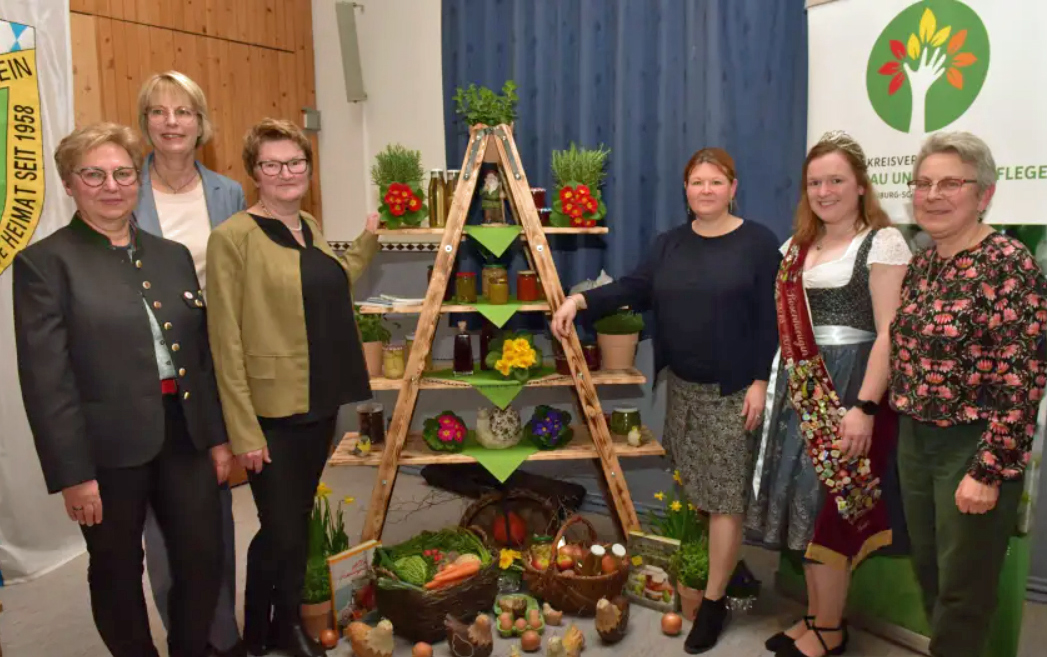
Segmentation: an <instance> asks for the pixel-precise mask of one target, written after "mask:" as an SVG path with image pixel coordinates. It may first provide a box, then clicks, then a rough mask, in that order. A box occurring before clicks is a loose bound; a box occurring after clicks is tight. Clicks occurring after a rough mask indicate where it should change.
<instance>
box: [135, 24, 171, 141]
mask: <svg viewBox="0 0 1047 657" xmlns="http://www.w3.org/2000/svg"><path fill="white" fill-rule="evenodd" d="M166 31H167V30H165V29H163V28H160V27H149V26H148V25H136V26H135V49H136V50H135V55H136V56H135V61H136V62H137V63H138V67H137V71H136V72H135V76H134V86H132V87H131V95H132V96H131V97H132V98H133V99H134V100H133V102H134V104H135V107H134V123H133V124H132V125H138V92H139V91H140V90H141V88H142V84H143V83H144V82H145V80H146V78H148V77H149V76H150V75H152V74H153V73H155V72H156V71H157V68H156V67H155V66H154V65H153V62H152V58H151V57H150V51H149V45H150V43H151V42H152V40H153V39H154V38H156V37H157V36H158V35H159V33H160V32H166ZM160 70H166V69H160Z"/></svg>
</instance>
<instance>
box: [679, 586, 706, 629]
mask: <svg viewBox="0 0 1047 657" xmlns="http://www.w3.org/2000/svg"><path fill="white" fill-rule="evenodd" d="M676 592H677V593H679V594H680V614H681V615H682V616H683V617H684V618H686V619H687V620H689V621H691V622H692V623H693V622H694V619H695V618H696V617H697V616H698V607H700V606H702V596H704V595H705V589H692V588H691V587H689V586H685V585H684V584H682V583H680V582H677V583H676Z"/></svg>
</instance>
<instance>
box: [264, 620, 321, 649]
mask: <svg viewBox="0 0 1047 657" xmlns="http://www.w3.org/2000/svg"><path fill="white" fill-rule="evenodd" d="M277 634H278V638H277V642H276V645H274V646H272V647H273V648H277V649H279V650H282V651H283V652H286V653H287V654H288V655H290V656H291V657H325V655H327V651H326V650H324V649H323V647H322V646H321V645H320V644H319V643H317V642H316V641H314V640H313V638H312V637H311V636H309V634H308V633H306V631H305V628H303V627H302V624H301V623H292V624H290V625H286V626H283V627H281V628H280V631H279V632H277Z"/></svg>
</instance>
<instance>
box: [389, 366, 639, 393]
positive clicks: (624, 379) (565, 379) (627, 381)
mask: <svg viewBox="0 0 1047 657" xmlns="http://www.w3.org/2000/svg"><path fill="white" fill-rule="evenodd" d="M546 365H547V366H549V367H554V364H553V363H546ZM433 369H434V371H440V370H450V369H451V362H450V361H436V362H434V363H433ZM592 377H593V383H595V384H596V385H605V386H607V385H643V384H644V383H647V377H646V376H644V375H643V373H642V372H641V371H640V370H638V369H636V368H635V367H631V368H629V369H627V370H597V371H595V372H593V373H592ZM403 382H404V380H403V379H387V378H385V377H381V376H378V377H372V378H371V390H399V389H400V387H401V386H402V385H403ZM571 385H574V381H572V380H571V377H570V376H567V375H564V374H550V375H549V376H543V377H540V378H537V379H531V380H530V381H528V382H527V383H525V384H524V387H527V388H551V387H555V386H571ZM418 387H419V388H421V389H422V390H461V389H468V388H471V387H472V386H471V385H469V384H468V383H466V382H464V381H454V380H447V379H437V378H429V377H426V376H424V375H423V376H422V380H421V381H420V382H419V385H418Z"/></svg>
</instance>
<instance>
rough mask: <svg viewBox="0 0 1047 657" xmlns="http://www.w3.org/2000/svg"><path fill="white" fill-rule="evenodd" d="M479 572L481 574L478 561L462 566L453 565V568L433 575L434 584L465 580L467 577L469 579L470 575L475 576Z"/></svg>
mask: <svg viewBox="0 0 1047 657" xmlns="http://www.w3.org/2000/svg"><path fill="white" fill-rule="evenodd" d="M478 572H480V562H479V561H476V562H472V561H469V562H466V563H463V564H461V565H458V564H453V565H451V566H448V567H447V568H445V569H444V570H441V571H440V572H438V573H436V574H435V575H433V579H432V582H441V581H443V580H449V579H450V580H455V579H462V578H465V577H469V576H470V575H475V574H476V573H478ZM432 582H430V583H432Z"/></svg>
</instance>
